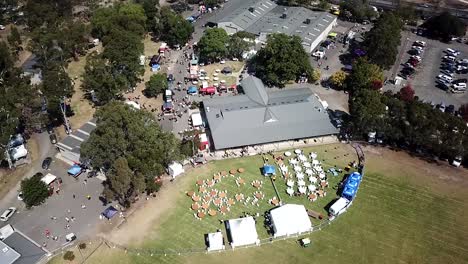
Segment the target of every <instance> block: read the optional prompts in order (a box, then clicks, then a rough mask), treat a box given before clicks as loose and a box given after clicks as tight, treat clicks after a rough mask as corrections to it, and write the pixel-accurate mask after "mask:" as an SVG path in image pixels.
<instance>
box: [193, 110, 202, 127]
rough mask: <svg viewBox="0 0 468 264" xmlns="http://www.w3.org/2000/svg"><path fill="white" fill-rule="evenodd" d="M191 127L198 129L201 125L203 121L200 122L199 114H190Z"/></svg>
mask: <svg viewBox="0 0 468 264" xmlns="http://www.w3.org/2000/svg"><path fill="white" fill-rule="evenodd" d="M192 125H193V126H194V127H198V126H201V125H203V121H202V117H201V115H200V113H194V114H192Z"/></svg>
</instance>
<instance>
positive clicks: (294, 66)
mask: <svg viewBox="0 0 468 264" xmlns="http://www.w3.org/2000/svg"><path fill="white" fill-rule="evenodd" d="M251 67H253V69H254V70H255V73H256V75H257V76H258V77H259V78H260V79H262V80H263V82H264V83H265V84H267V85H269V86H279V87H283V86H284V85H285V84H286V83H287V82H289V81H291V80H296V79H297V78H298V77H299V76H300V75H302V74H305V75H306V76H307V77H308V78H309V81H315V80H313V76H312V75H313V69H312V66H311V65H310V62H309V56H308V54H307V53H306V52H305V50H304V48H303V47H302V44H301V39H300V38H299V37H298V36H288V35H286V34H271V35H269V36H268V40H267V44H266V46H265V47H264V48H262V49H261V50H260V51H259V52H258V53H257V55H256V56H255V57H254V58H253V59H252V65H251Z"/></svg>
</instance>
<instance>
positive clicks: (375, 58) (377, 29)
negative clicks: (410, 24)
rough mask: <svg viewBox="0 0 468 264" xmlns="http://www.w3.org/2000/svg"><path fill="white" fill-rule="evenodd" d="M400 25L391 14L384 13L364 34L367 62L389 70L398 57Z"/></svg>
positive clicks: (396, 17)
mask: <svg viewBox="0 0 468 264" xmlns="http://www.w3.org/2000/svg"><path fill="white" fill-rule="evenodd" d="M401 29H402V23H401V20H400V17H398V16H396V15H394V14H393V13H384V14H383V15H382V16H380V18H379V19H378V20H377V21H376V22H375V24H374V27H372V29H371V30H370V31H369V32H367V33H366V34H365V41H364V49H365V50H366V54H367V57H368V58H369V60H370V61H371V62H372V63H374V64H377V65H378V66H380V67H381V68H383V69H389V68H390V67H391V66H392V65H393V64H394V63H395V60H396V57H397V55H398V46H399V45H400V39H401Z"/></svg>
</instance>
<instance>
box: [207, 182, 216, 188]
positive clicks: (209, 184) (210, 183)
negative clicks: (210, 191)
mask: <svg viewBox="0 0 468 264" xmlns="http://www.w3.org/2000/svg"><path fill="white" fill-rule="evenodd" d="M214 184H215V182H214V180H208V181H207V182H206V185H208V186H210V187H211V186H213V185H214Z"/></svg>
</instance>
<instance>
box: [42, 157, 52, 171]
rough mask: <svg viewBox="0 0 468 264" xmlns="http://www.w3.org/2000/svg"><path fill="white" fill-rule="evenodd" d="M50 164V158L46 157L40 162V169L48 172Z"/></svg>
mask: <svg viewBox="0 0 468 264" xmlns="http://www.w3.org/2000/svg"><path fill="white" fill-rule="evenodd" d="M51 163H52V158H51V157H47V158H45V159H44V160H43V161H42V169H44V170H48V169H49V167H50V164H51Z"/></svg>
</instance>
